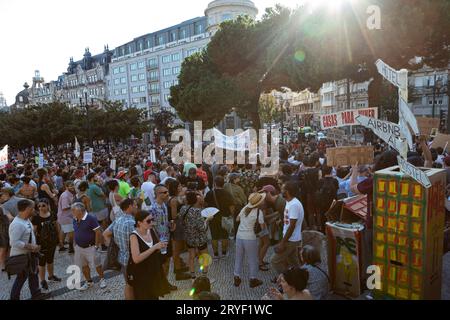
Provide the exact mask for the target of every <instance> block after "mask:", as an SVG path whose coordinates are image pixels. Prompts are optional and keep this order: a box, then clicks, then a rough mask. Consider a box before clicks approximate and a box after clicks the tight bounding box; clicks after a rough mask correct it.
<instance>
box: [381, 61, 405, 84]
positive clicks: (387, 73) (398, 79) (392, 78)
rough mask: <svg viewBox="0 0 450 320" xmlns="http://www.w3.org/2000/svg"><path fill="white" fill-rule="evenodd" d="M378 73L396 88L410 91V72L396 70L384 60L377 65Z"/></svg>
mask: <svg viewBox="0 0 450 320" xmlns="http://www.w3.org/2000/svg"><path fill="white" fill-rule="evenodd" d="M375 65H376V66H377V70H378V72H379V73H380V74H381V75H382V76H383V77H384V78H385V79H386V80H387V81H389V82H390V83H392V84H393V85H394V86H396V87H398V88H400V89H401V90H405V91H406V90H408V71H407V70H405V69H402V70H400V71H397V70H395V69H394V68H392V67H391V66H389V65H388V64H386V63H384V62H383V61H382V60H380V59H378V60H377V62H376V63H375Z"/></svg>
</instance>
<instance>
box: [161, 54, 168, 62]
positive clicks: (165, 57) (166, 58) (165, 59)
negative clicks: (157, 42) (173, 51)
mask: <svg viewBox="0 0 450 320" xmlns="http://www.w3.org/2000/svg"><path fill="white" fill-rule="evenodd" d="M162 62H163V63H169V62H170V55H167V56H163V57H162Z"/></svg>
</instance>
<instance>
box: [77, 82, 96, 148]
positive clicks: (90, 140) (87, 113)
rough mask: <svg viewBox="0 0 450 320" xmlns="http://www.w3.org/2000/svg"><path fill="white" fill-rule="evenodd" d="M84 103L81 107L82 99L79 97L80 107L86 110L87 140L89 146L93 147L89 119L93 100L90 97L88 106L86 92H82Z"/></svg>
mask: <svg viewBox="0 0 450 320" xmlns="http://www.w3.org/2000/svg"><path fill="white" fill-rule="evenodd" d="M84 101H85V104H84V105H83V98H82V97H80V106H81V107H82V108H83V107H84V108H86V116H87V125H88V140H89V143H90V146H91V147H93V143H92V135H91V119H90V112H89V109H90V107H91V106H92V105H93V104H94V98H92V97H91V105H89V104H88V93H87V90H84Z"/></svg>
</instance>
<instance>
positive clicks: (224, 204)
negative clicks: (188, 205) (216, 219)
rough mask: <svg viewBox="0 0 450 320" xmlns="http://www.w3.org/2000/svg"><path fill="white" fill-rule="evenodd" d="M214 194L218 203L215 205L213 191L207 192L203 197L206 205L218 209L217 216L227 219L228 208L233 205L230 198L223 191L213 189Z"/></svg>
mask: <svg viewBox="0 0 450 320" xmlns="http://www.w3.org/2000/svg"><path fill="white" fill-rule="evenodd" d="M215 193H216V198H217V202H219V203H216V201H215V199H214V194H213V191H209V192H208V193H207V194H206V197H205V202H206V204H207V205H208V207H214V208H218V209H219V210H220V212H219V213H218V214H221V215H222V216H224V217H229V216H230V215H231V212H230V207H231V206H233V204H234V202H233V198H232V196H231V195H230V193H229V192H228V191H226V190H224V189H215Z"/></svg>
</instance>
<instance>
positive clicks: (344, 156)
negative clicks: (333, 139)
mask: <svg viewBox="0 0 450 320" xmlns="http://www.w3.org/2000/svg"><path fill="white" fill-rule="evenodd" d="M355 163H359V164H372V163H373V146H357V147H338V148H328V149H327V165H328V166H330V167H338V166H351V165H354V164H355Z"/></svg>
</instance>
